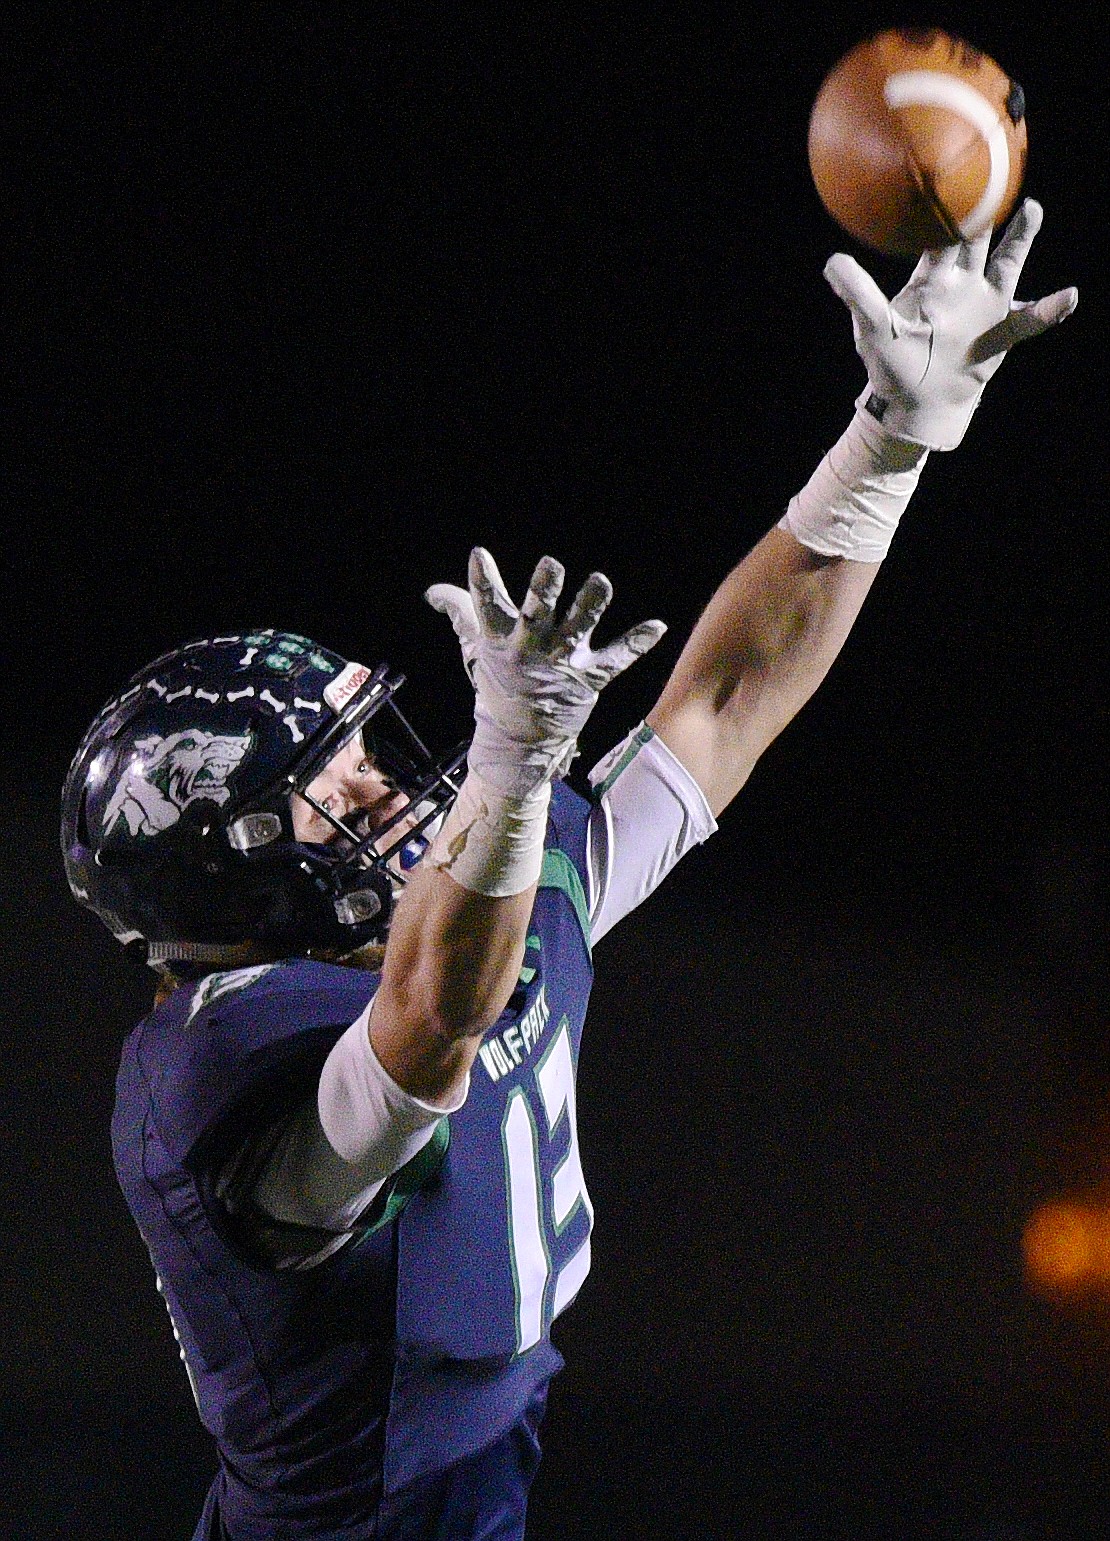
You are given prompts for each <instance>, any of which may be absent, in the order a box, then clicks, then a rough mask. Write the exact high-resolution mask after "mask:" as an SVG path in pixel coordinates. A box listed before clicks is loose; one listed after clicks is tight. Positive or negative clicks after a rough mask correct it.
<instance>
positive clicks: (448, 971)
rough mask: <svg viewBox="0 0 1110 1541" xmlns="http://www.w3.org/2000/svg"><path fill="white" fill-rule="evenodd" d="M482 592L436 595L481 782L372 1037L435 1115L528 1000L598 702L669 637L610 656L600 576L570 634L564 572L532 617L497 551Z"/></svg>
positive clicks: (415, 886) (412, 920)
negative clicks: (556, 849)
mask: <svg viewBox="0 0 1110 1541" xmlns="http://www.w3.org/2000/svg"><path fill="white" fill-rule="evenodd" d="M469 579H470V583H469V591H468V590H465V589H460V588H455V587H454V586H452V585H449V584H437V585H436V586H435V587H434V588H432V589H430V590H429V591H428V598H429V600H430V601H431V603H432V604H433V605H435V607H436V608H437V609H439V610H443V611H445V612H446V613H447V614H448V615H449V616H450V617H451V620H452V623H453V625H454V627H455V631H456V633H457V635H458V637H459V640H460V642H461V644H462V650H463V657H464V660H465V662H466V665H467V669H468V672H469V673H470V676H471V679H472V681H473V684H474V689H475V709H474V716H475V733H474V739H473V741H472V743H471V746H470V751H469V754H468V757H467V767H468V769H467V777H466V780H465V782H464V783H463V787H462V790H461V792H460V794H459V797H458V799H457V801H456V803H455V805H454V807H453V808H452V810H451V812H450V814H449V815H448V818H447V821H446V823H445V825H444V827H443V829H442V830H441V831H440V833H439V835H438V836H437V837H436V840H435V843H434V845H433V847H432V849H431V851H430V852H429V854H428V856H427V857H426V858H425V860H424V863H423V864H422V867H421V869H420V870H419V871H418V872H417V873H416V874H415V876H414V878H413V880H412V882H411V883H410V885H409V888H408V890H407V891H406V892H405V894H404V896H403V898H402V900H401V902H400V903H399V904H398V906H397V911H396V914H395V917H394V920H393V925H392V927H391V930H390V937H389V944H388V946H387V948H386V955H385V965H384V968H383V972H382V983H381V988H380V989H379V991H378V996H377V999H376V1000H375V1002H374V1011H373V1016H372V1019H371V1022H370V1039H371V1042H372V1044H373V1046H374V1049H375V1051H376V1053H377V1055H378V1058H379V1059H380V1061H381V1063H382V1065H383V1066H384V1067H385V1069H386V1070H387V1071H388V1072H389V1074H390V1075H391V1076H392V1077H393V1079H394V1080H395V1081H396V1082H397V1083H398V1084H399V1085H400V1086H402V1087H403V1088H404V1089H405V1090H406V1091H407V1092H410V1093H412V1094H413V1095H415V1096H417V1097H421V1098H427V1099H429V1100H433V1101H439V1100H441V1099H450V1098H452V1097H453V1096H455V1095H457V1094H458V1092H459V1090H460V1088H461V1087H462V1086H463V1085H464V1084H465V1077H466V1072H467V1071H468V1070H469V1068H470V1065H471V1064H472V1062H473V1059H474V1056H475V1054H476V1053H477V1048H478V1043H479V1041H480V1038H481V1035H482V1034H483V1033H484V1032H485V1031H486V1029H487V1028H488V1027H490V1026H491V1024H492V1023H493V1022H494V1021H495V1020H496V1018H497V1017H498V1016H499V1015H500V1013H501V1011H502V1010H503V1009H504V1007H505V1005H506V1003H507V1001H508V999H509V996H510V994H511V993H512V990H513V988H514V987H515V985H516V982H517V978H518V975H519V972H520V967H521V962H522V959H523V954H524V943H525V936H526V932H527V927H528V921H529V917H530V915H531V910H532V901H533V899H534V897H535V890H536V882H537V879H538V877H539V873H540V865H541V861H542V857H543V843H544V833H545V830H546V826H547V810H548V803H549V800H550V793H551V781H552V778H553V777H554V776H557V775H561V774H562V773H563V772H564V771H565V770H566V769H567V767H568V766H569V764H570V760H571V757H572V755H573V754H574V752H575V743H576V740H577V737H578V734H579V732H580V731H581V729H582V727H583V725H584V724H585V722H586V719H587V718H588V716H589V714H590V712H591V710H592V709H593V706H594V703H595V702H596V700H597V697H598V693H599V692H600V691H601V690H602V689H603V688H604V686H605V685H606V684H607V683H608V682H609V680H611V679H612V678H613V677H614V675H616V674H619V673H620V672H621V671H622V670H623V669H625V668H627V667H628V666H629V664H631V663H632V662H633V661H634V659H635V658H637V657H638V656H639V655H640V654H641V653H643V652H646V651H647V649H648V648H649V647H651V646H652V645H653V644H654V643H655V642H657V641H658V640H659V638H660V637H661V636H662V634H663V631H664V629H665V628H664V627H663V625H662V623H661V622H659V621H646V622H644V623H643V625H641V626H636V627H633V628H632V630H631V631H629V632H627V633H626V634H625V635H624V636H623V637H621V638H619V639H618V640H617V641H616V642H611V643H609V645H608V646H606V647H603V648H601V649H600V650H596V651H595V649H594V648H593V646H592V643H591V639H592V635H593V631H594V628H595V626H596V625H597V623H598V620H599V619H600V617H601V615H602V613H603V612H604V610H605V608H606V606H607V605H608V603H609V599H610V597H611V594H612V589H611V587H610V584H609V581H608V579H606V578H605V577H603V576H602V575H601V574H600V573H594V574H592V575H591V576H590V577H589V578H587V580H586V582H585V583H584V584H583V586H582V588H581V589H580V590H579V593H578V595H577V597H576V598H575V599H574V601H573V602H572V604H571V605H570V606H569V608H568V609H567V611H566V614H565V616H563V617H562V619H559V618H557V616H556V610H555V607H556V602H557V601H558V598H559V594H560V591H561V588H562V583H563V569H562V567H561V566H560V564H559V563H558V562H556V561H554V560H553V559H552V558H551V557H544V558H543V560H542V561H541V562H540V563H539V565H538V566H537V568H536V571H535V573H534V574H533V577H532V582H531V585H530V587H529V590H528V594H527V596H526V597H525V600H524V603H523V605H522V606H521V608H520V609H519V610H518V609H517V607H516V605H515V604H513V602H512V600H511V599H510V598H509V595H508V593H507V592H506V590H505V587H504V584H503V583H502V581H501V576H500V574H499V573H498V571H497V567H496V565H495V564H494V561H493V558H492V557H491V556H490V555H489V553H488V552H486V551H483V550H482V549H481V548H476V549H475V550H474V551H473V552H472V553H471V558H470V573H469Z"/></svg>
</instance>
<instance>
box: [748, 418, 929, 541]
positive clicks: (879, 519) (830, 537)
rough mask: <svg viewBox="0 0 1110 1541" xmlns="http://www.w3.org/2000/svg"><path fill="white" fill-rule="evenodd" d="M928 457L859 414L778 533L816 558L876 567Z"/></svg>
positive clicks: (795, 501)
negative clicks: (785, 534) (785, 532)
mask: <svg viewBox="0 0 1110 1541" xmlns="http://www.w3.org/2000/svg"><path fill="white" fill-rule="evenodd" d="M928 454H929V451H928V450H927V449H925V448H924V446H922V445H920V444H910V443H908V442H907V441H906V440H904V439H895V438H893V437H892V436H891V435H890V434H889V433H886V432H885V431H884V430H883V429H882V428H880V426H879V424H878V423H877V422H876V421H875V419H874V418H873V417H872V416H871V414H870V413H869V412H865V411H863V410H862V408H861V409H860V410H858V411H857V412H856V415H855V417H853V419H852V421H851V422H850V423H849V425H848V427H847V428H846V429H845V431H844V432H843V433H842V434H841V436H840V438H839V439H838V440H837V441H836V443H835V444H834V445H833V447H832V449H831V450H829V452H828V454H827V455H826V456H825V458H824V459H823V460H822V461H821V464H820V465H819V466H818V467H817V469H816V471H814V473H813V475H812V476H811V477H810V479H809V481H808V482H807V483H806V484H805V486H804V487H803V488H802V490H801V492H799V493H796V494H795V496H794V497H792V498H791V500H790V503H789V505H788V507H787V510H786V513H785V514H784V515H783V517H782V518H781V519H780V520H779V529H780V530H789V532H790V534H791V535H793V537H794V539H795V540H796V541H798V542H799V543H800V544H801V545H803V546H808V547H809V549H810V550H811V551H816V552H819V553H820V555H821V556H839V557H846V558H847V559H848V560H849V561H852V562H881V561H882V559H883V558H884V557H885V556H886V554H887V551H888V549H889V547H890V543H891V541H892V540H893V538H894V532H895V530H896V529H897V528H898V521H899V519H900V518H901V517H902V512H903V510H904V509H905V507H906V504H907V503H908V502H909V500H910V497H911V496H912V494H913V490H914V488H915V487H916V486H917V478H918V477H919V475H920V474H921V467H922V466H923V465H924V464H925V460H926V458H927V456H928Z"/></svg>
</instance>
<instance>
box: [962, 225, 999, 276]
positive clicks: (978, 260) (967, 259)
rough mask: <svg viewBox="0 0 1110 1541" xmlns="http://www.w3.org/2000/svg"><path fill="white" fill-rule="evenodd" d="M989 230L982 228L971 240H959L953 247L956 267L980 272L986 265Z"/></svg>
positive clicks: (988, 248) (966, 271)
mask: <svg viewBox="0 0 1110 1541" xmlns="http://www.w3.org/2000/svg"><path fill="white" fill-rule="evenodd" d="M991 234H992V232H991V231H990V230H984V231H983V234H982V235H977V236H976V237H975V239H974V240H973V241H961V242H960V244H959V245H958V246H957V247H956V248H955V252H956V264H955V265H956V267H958V268H962V269H963V271H964V272H965V273H981V272H982V271H983V269H984V268H985V267H986V265H987V252H988V251H989V250H990V244H991Z"/></svg>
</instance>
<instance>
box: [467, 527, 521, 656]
mask: <svg viewBox="0 0 1110 1541" xmlns="http://www.w3.org/2000/svg"><path fill="white" fill-rule="evenodd" d="M467 577H468V578H469V580H470V597H471V599H472V601H473V603H474V609H475V612H476V614H477V616H478V620H479V622H480V624H481V626H482V628H483V629H484V630H485V631H486V633H487V634H488V635H490V636H494V637H507V636H508V635H509V633H510V632H511V631H512V629H513V627H514V626H515V625H516V623H517V614H518V612H517V608H516V606H515V605H514V604H513V602H512V600H511V599H510V598H509V593H508V590H507V589H506V587H505V584H504V581H503V579H502V577H501V574H500V572H499V571H498V569H497V563H496V562H495V561H494V560H493V557H492V556H490V554H489V552H488V551H487V550H486V549H485V547H484V546H475V547H474V550H473V551H472V552H471V553H470V565H469V568H468V570H467Z"/></svg>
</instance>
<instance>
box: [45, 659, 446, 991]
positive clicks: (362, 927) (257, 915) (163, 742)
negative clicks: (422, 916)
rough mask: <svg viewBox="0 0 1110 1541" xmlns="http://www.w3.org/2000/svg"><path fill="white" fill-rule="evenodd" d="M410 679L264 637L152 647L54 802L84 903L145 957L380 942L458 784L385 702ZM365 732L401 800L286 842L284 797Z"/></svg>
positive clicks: (282, 952) (289, 833) (347, 948)
mask: <svg viewBox="0 0 1110 1541" xmlns="http://www.w3.org/2000/svg"><path fill="white" fill-rule="evenodd" d="M403 684H404V676H403V675H400V674H396V673H394V672H393V671H392V670H391V669H390V668H389V667H388V665H386V664H381V665H379V666H378V667H377V668H375V669H372V670H371V669H368V668H364V667H363V666H362V665H358V664H352V663H351V662H350V661H349V660H347V659H344V658H341V657H340V656H339V655H338V654H335V653H332V652H330V651H329V650H328V649H326V648H323V647H320V646H319V645H318V644H316V643H314V642H312V641H310V640H309V639H308V638H306V637H299V636H296V635H294V634H292V633H289V632H278V631H272V630H266V631H257V632H244V633H241V634H236V635H234V636H222V637H214V638H208V639H201V640H199V641H196V642H190V643H187V644H186V645H185V646H184V647H181V648H177V649H175V650H174V651H173V652H170V653H166V654H163V655H162V656H161V657H160V658H158V659H155V661H154V662H153V663H152V664H149V665H148V666H147V667H146V668H145V669H142V670H140V671H139V672H138V673H137V674H136V675H134V676H133V677H132V679H131V680H130V681H129V682H128V684H127V686H126V687H125V688H124V690H123V691H122V692H121V693H120V694H119V695H118V696H117V697H115V698H114V699H113V700H111V701H109V702H108V704H107V705H106V706H105V707H104V709H103V710H102V711H101V712H100V713H99V715H98V716H97V718H96V720H95V721H94V722H93V724H92V726H91V727H90V729H89V731H88V733H87V734H86V735H85V739H84V741H83V742H82V744H81V747H80V748H79V749H78V752H77V754H76V756H75V758H74V761H73V764H72V766H71V767H70V771H69V775H68V776H67V778H66V783H65V788H64V791H63V796H62V850H63V858H64V861H65V867H66V875H67V877H68V879H69V884H70V888H71V891H72V892H73V895H74V897H75V898H76V899H77V901H78V903H80V904H82V905H84V906H85V907H86V908H88V909H91V910H92V911H93V912H94V913H95V914H96V915H98V916H99V918H100V919H101V920H102V921H103V922H104V924H105V925H107V926H108V927H109V929H110V930H111V931H112V932H113V933H114V934H115V935H116V936H117V937H118V938H119V939H120V941H121V942H123V943H124V944H125V945H126V944H129V943H133V942H136V941H139V940H141V941H143V942H144V943H145V944H147V948H148V957H150V958H151V959H154V958H155V957H157V958H158V959H168V958H173V957H178V958H181V959H190V960H193V961H200V955H201V954H202V953H205V954H212V955H215V954H216V953H222V952H227V951H229V950H231V949H234V948H247V947H249V948H250V949H251V950H253V951H261V952H263V953H264V954H270V955H273V956H288V955H296V954H299V953H307V952H309V951H317V950H320V949H334V950H335V951H336V952H337V953H340V954H342V953H345V952H352V951H354V950H356V949H357V948H359V947H362V946H364V945H365V944H366V943H368V942H380V941H382V940H384V938H385V935H386V933H387V930H388V926H389V920H390V916H391V914H392V910H393V902H394V896H395V893H396V891H397V889H398V888H400V887H402V886H403V885H404V881H405V870H406V867H411V865H413V864H414V863H415V861H416V860H419V857H420V855H422V854H423V850H424V849H426V844H427V840H428V839H429V838H430V835H429V830H430V829H434V828H435V827H436V823H435V821H436V820H439V819H442V817H443V815H444V814H445V813H446V812H447V810H448V809H449V808H450V806H451V804H452V802H453V801H454V799H455V796H456V794H457V791H458V785H459V782H460V780H461V775H462V766H463V761H464V759H465V753H466V751H465V746H461V747H460V748H458V749H456V750H454V751H452V752H451V753H450V754H448V755H446V756H442V757H440V758H437V757H436V756H435V755H433V754H432V753H431V751H430V750H429V749H428V748H427V747H426V745H425V743H424V742H423V740H422V739H421V738H420V737H419V735H418V734H417V733H416V731H415V730H414V729H413V727H412V726H411V724H410V723H409V721H408V718H407V716H405V715H404V714H403V713H402V712H401V711H400V709H399V708H398V707H397V705H396V703H395V699H394V698H395V696H396V694H397V692H398V691H399V690H400V688H401V686H402V685H403ZM358 734H361V735H362V738H363V741H364V743H365V745H366V749H367V752H368V753H369V754H371V755H372V756H373V758H374V760H375V763H376V764H378V765H379V766H380V767H381V769H382V770H383V771H384V773H385V774H386V775H387V777H388V778H389V780H390V783H391V784H392V785H393V786H394V787H396V789H397V791H398V792H400V793H401V794H402V795H403V797H404V803H403V804H402V805H400V806H399V807H398V808H397V809H396V810H395V811H394V813H393V814H392V815H391V818H390V820H389V821H388V823H387V824H386V825H385V826H384V828H379V829H378V830H377V831H376V832H372V831H364V829H363V828H362V827H361V826H360V827H359V828H357V829H355V830H351V829H344V828H342V827H341V826H337V836H336V839H335V840H334V841H331V842H329V843H327V844H322V845H305V844H301V843H299V842H298V841H297V839H296V836H295V833H294V828H293V819H292V809H291V805H290V797H291V795H293V794H295V793H296V792H298V791H299V790H302V789H304V788H306V787H307V786H308V785H309V783H310V782H311V781H312V779H313V778H314V777H315V776H317V775H318V774H319V772H320V771H321V769H323V767H324V766H326V765H327V764H329V763H330V761H331V760H332V758H333V757H334V756H335V755H336V754H338V753H339V752H340V750H342V749H343V748H344V746H345V745H347V744H348V743H349V742H350V741H351V739H352V738H354V737H355V736H356V735H358Z"/></svg>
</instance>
